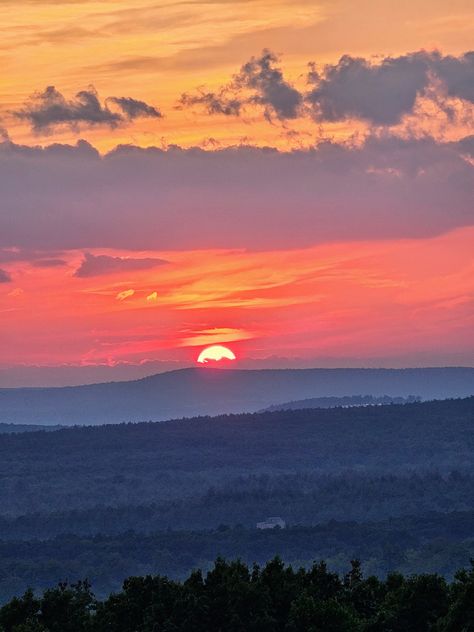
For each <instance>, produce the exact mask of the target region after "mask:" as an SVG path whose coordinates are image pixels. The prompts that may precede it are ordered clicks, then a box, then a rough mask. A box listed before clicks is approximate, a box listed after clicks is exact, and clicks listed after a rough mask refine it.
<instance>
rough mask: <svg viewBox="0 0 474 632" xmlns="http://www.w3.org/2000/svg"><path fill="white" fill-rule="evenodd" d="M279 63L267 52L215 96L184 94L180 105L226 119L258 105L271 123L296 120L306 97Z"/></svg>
mask: <svg viewBox="0 0 474 632" xmlns="http://www.w3.org/2000/svg"><path fill="white" fill-rule="evenodd" d="M278 61H279V59H278V57H277V55H275V54H274V53H272V52H271V51H269V50H264V51H263V52H262V54H261V55H260V56H259V57H252V58H251V59H250V60H249V61H248V62H247V63H245V64H244V65H243V66H242V67H241V69H240V71H239V72H238V73H237V74H236V75H234V77H233V78H232V81H231V82H230V83H229V84H228V85H227V86H224V87H222V88H220V89H219V90H218V91H214V92H212V91H206V89H205V88H202V87H201V88H198V89H197V92H196V93H194V94H190V93H184V94H183V95H181V99H180V101H179V105H180V106H181V107H192V106H195V105H202V106H204V108H205V110H206V111H207V113H208V114H224V115H226V116H239V115H240V114H241V113H242V110H243V109H244V108H245V106H246V105H259V106H262V107H263V110H264V115H265V118H266V119H267V120H268V121H271V120H272V119H273V118H275V117H276V118H278V119H280V120H286V119H294V118H297V117H298V116H299V113H300V107H301V105H302V101H303V97H302V95H301V94H300V92H299V91H298V90H296V89H295V88H294V87H293V86H292V85H291V84H290V83H289V82H288V81H286V80H285V78H284V77H283V72H282V71H281V69H280V68H279V67H278V66H277V64H278Z"/></svg>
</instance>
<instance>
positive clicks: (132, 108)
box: [107, 97, 163, 120]
mask: <svg viewBox="0 0 474 632" xmlns="http://www.w3.org/2000/svg"><path fill="white" fill-rule="evenodd" d="M107 101H110V102H111V103H115V105H117V106H118V107H119V108H120V109H121V110H122V112H123V113H124V115H125V116H126V117H127V118H128V119H130V120H133V119H136V118H139V117H143V118H162V117H163V114H162V113H161V112H160V111H159V110H157V109H156V108H155V107H153V106H152V105H148V103H145V101H139V100H137V99H132V98H131V97H109V99H107Z"/></svg>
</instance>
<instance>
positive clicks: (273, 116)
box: [0, 0, 474, 386]
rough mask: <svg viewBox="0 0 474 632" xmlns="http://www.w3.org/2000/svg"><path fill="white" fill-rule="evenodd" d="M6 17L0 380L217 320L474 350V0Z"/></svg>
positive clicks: (68, 368) (154, 359) (375, 345)
mask: <svg viewBox="0 0 474 632" xmlns="http://www.w3.org/2000/svg"><path fill="white" fill-rule="evenodd" d="M0 32H1V33H0V34H1V37H0V64H1V68H2V73H1V74H0V386H7V385H8V386H11V385H13V386H17V385H28V384H34V385H39V384H67V383H71V384H72V383H81V382H87V381H94V380H96V379H115V378H117V379H119V378H124V377H136V376H139V375H145V374H147V373H152V372H154V371H156V370H167V369H170V368H175V367H180V366H189V365H192V364H194V363H195V361H196V358H197V357H198V355H199V353H200V351H201V350H202V348H203V347H204V346H206V345H208V344H224V345H227V346H229V347H230V348H231V349H232V350H233V351H234V352H235V354H236V356H237V361H236V362H235V363H234V364H233V366H237V367H239V366H240V367H243V368H251V367H262V366H268V367H272V366H274V367H282V366H422V365H430V366H433V365H471V366H472V365H473V364H474V182H473V167H474V136H473V122H474V52H472V51H471V49H472V43H473V41H474V5H473V3H472V1H470V0H452V1H451V2H446V1H445V0H443V1H440V0H411V1H409V2H408V1H405V0H399V1H397V2H395V1H391V0H387V1H385V2H383V1H382V2H381V1H380V0H378V1H376V0H358V1H354V0H331V1H329V0H327V1H321V2H318V1H314V0H292V1H291V2H290V1H289V0H251V1H248V0H208V1H207V2H202V1H200V0H180V1H173V0H169V1H162V2H151V1H148V2H147V1H146V0H143V2H139V1H137V2H133V3H132V2H130V1H128V2H125V1H122V0H118V1H112V0H108V1H105V0H104V1H102V2H96V1H91V0H89V1H81V0H77V1H75V0H55V1H53V0H50V1H49V2H48V1H47V0H3V1H2V2H1V3H0ZM203 370H205V369H203Z"/></svg>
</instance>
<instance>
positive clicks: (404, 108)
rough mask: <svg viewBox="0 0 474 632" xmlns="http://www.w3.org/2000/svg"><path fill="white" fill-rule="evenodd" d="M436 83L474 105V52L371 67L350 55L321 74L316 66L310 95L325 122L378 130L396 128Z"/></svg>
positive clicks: (422, 54) (411, 57) (389, 60)
mask: <svg viewBox="0 0 474 632" xmlns="http://www.w3.org/2000/svg"><path fill="white" fill-rule="evenodd" d="M433 80H438V81H440V82H441V84H442V87H444V89H445V90H446V92H447V95H448V96H450V97H457V98H459V99H463V100H466V101H470V102H471V103H472V102H474V53H466V54H464V55H462V56H460V57H452V56H443V55H441V54H440V53H437V52H433V53H428V52H426V51H419V52H415V53H410V54H408V55H402V56H400V57H385V58H383V59H382V60H380V61H378V62H375V63H373V62H370V61H369V60H367V59H364V58H361V57H357V58H356V57H351V56H350V55H344V56H343V57H341V59H340V60H339V62H338V63H337V64H327V65H326V66H324V68H323V69H322V71H321V72H319V71H318V70H317V68H316V66H315V65H311V69H310V72H309V74H308V82H309V83H310V84H311V85H313V86H314V87H313V88H312V90H310V92H309V93H308V94H307V95H306V100H307V102H308V103H309V104H310V105H311V107H312V109H313V115H314V116H315V118H316V119H317V120H319V121H340V120H344V119H347V118H359V119H363V120H366V121H369V122H370V123H373V124H375V125H395V124H397V123H399V122H400V121H401V119H402V118H403V116H404V115H406V114H410V113H412V112H413V110H414V106H415V102H416V100H417V97H418V96H419V95H426V93H427V90H428V87H429V86H430V84H431V83H432V81H433Z"/></svg>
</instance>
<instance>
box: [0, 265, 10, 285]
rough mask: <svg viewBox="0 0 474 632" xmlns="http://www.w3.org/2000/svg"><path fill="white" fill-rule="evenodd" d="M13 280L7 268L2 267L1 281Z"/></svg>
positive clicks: (8, 281)
mask: <svg viewBox="0 0 474 632" xmlns="http://www.w3.org/2000/svg"><path fill="white" fill-rule="evenodd" d="M11 280H12V278H11V276H10V275H9V274H8V272H7V271H6V270H2V268H0V283H10V282H11Z"/></svg>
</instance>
